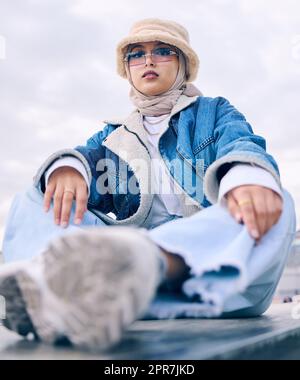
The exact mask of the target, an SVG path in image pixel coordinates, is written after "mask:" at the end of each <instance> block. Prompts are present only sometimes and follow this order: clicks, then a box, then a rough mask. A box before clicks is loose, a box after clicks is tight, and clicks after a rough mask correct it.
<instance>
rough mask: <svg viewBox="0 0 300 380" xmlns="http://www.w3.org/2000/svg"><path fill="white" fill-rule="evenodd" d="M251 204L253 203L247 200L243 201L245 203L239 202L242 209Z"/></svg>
mask: <svg viewBox="0 0 300 380" xmlns="http://www.w3.org/2000/svg"><path fill="white" fill-rule="evenodd" d="M251 203H252V202H251V200H250V199H245V200H243V201H240V202H238V205H239V206H240V207H242V206H245V205H248V204H251Z"/></svg>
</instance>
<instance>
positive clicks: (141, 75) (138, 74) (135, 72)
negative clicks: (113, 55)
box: [128, 42, 179, 96]
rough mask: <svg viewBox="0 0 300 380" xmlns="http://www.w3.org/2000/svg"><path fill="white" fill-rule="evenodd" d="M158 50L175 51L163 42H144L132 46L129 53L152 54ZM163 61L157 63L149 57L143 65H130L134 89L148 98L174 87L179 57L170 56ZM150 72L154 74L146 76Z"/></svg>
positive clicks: (133, 63)
mask: <svg viewBox="0 0 300 380" xmlns="http://www.w3.org/2000/svg"><path fill="white" fill-rule="evenodd" d="M158 48H159V49H160V48H170V49H171V50H172V51H175V50H174V48H173V47H172V46H170V45H168V44H165V43H162V42H144V43H141V44H134V45H132V47H131V48H130V50H129V52H130V53H133V52H144V53H145V54H150V53H151V52H152V51H153V50H154V49H158ZM161 52H163V50H162V51H161ZM163 59H164V61H163V62H155V60H153V57H152V56H150V55H148V56H146V62H143V63H142V64H138V65H136V64H135V62H134V61H131V62H129V63H128V64H129V71H130V74H131V79H132V82H133V85H134V87H135V88H136V89H137V90H138V91H140V92H141V93H143V94H144V95H146V96H147V95H148V96H153V95H160V94H163V93H164V92H166V91H168V90H169V89H170V88H171V87H172V85H173V84H174V82H175V80H176V77H177V73H178V68H179V60H178V56H177V55H170V56H168V57H164V58H163ZM131 63H132V65H131ZM149 71H152V72H154V73H153V74H152V75H151V74H149V75H145V74H146V73H147V72H149ZM155 74H156V75H155Z"/></svg>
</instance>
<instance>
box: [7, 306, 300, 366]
mask: <svg viewBox="0 0 300 380" xmlns="http://www.w3.org/2000/svg"><path fill="white" fill-rule="evenodd" d="M293 314H294V317H295V316H296V317H298V316H299V319H295V318H293ZM0 359H32V360H39V359H58V360H61V359H71V360H76V359H82V360H84V359H106V360H115V359H124V360H126V359H127V360H138V359H140V360H142V359H146V360H147V359H153V360H155V359H157V360H164V359H167V360H171V359H174V360H177V359H183V360H200V359H300V304H296V303H290V304H274V305H272V306H271V308H270V309H269V310H268V311H267V312H266V313H265V314H264V315H263V316H262V317H259V318H253V319H228V320H203V319H202V320H201V319H181V320H169V321H137V322H135V323H134V324H133V325H132V326H131V328H130V329H129V330H128V331H127V332H126V333H125V335H124V339H123V341H122V342H121V343H120V344H119V345H118V346H117V347H115V348H114V349H112V350H110V351H109V352H105V353H97V354H95V353H94V354H93V353H88V352H81V351H78V350H75V349H72V348H67V347H52V346H46V345H44V344H41V343H38V342H35V341H30V340H24V339H22V338H20V337H19V336H18V335H16V334H14V333H12V332H9V331H8V330H6V329H5V328H4V327H1V326H0Z"/></svg>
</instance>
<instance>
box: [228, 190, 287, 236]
mask: <svg viewBox="0 0 300 380" xmlns="http://www.w3.org/2000/svg"><path fill="white" fill-rule="evenodd" d="M225 198H226V199H227V205H228V210H229V212H230V214H231V215H232V216H233V217H234V218H235V219H236V220H237V221H238V222H239V223H240V222H243V223H244V224H245V225H246V226H247V229H248V231H249V234H250V235H251V236H252V237H253V238H254V239H255V240H256V241H257V242H258V241H259V240H260V239H261V238H262V237H263V235H265V234H266V233H267V232H268V231H269V230H270V228H271V227H272V226H273V225H274V224H276V223H277V222H278V220H279V218H280V215H281V214H282V207H283V201H282V198H281V197H280V195H279V194H277V193H276V192H275V191H273V190H271V189H268V188H266V187H263V186H257V185H245V186H239V187H236V188H234V189H232V190H230V191H229V192H228V193H227V194H226V196H225Z"/></svg>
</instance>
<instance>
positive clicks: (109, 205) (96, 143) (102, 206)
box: [75, 125, 115, 214]
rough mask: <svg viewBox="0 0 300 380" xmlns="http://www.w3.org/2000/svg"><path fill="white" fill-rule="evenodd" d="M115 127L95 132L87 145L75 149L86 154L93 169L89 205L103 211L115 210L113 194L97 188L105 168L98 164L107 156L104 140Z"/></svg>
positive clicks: (85, 156) (109, 126)
mask: <svg viewBox="0 0 300 380" xmlns="http://www.w3.org/2000/svg"><path fill="white" fill-rule="evenodd" d="M113 129H114V127H113V126H111V125H107V126H106V127H105V128H104V129H103V130H102V131H100V132H98V133H96V134H94V135H93V136H92V137H91V138H89V139H88V141H87V143H86V145H85V146H77V147H76V148H75V150H76V151H77V152H79V153H80V154H81V155H82V156H84V158H85V160H86V161H87V163H88V165H89V169H90V171H91V183H90V197H89V202H88V203H89V206H91V207H93V208H96V209H97V210H99V211H101V212H103V213H105V214H106V213H109V212H114V211H115V208H114V204H113V198H112V194H109V193H108V192H106V193H105V194H100V192H99V191H98V190H97V181H98V178H99V177H100V176H101V175H103V174H104V172H105V170H104V169H102V167H101V168H100V169H99V167H97V164H98V162H99V161H100V160H104V159H105V158H106V148H105V147H104V146H102V142H103V141H104V140H105V138H106V137H107V136H108V135H109V134H110V133H111V132H112V131H113Z"/></svg>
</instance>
